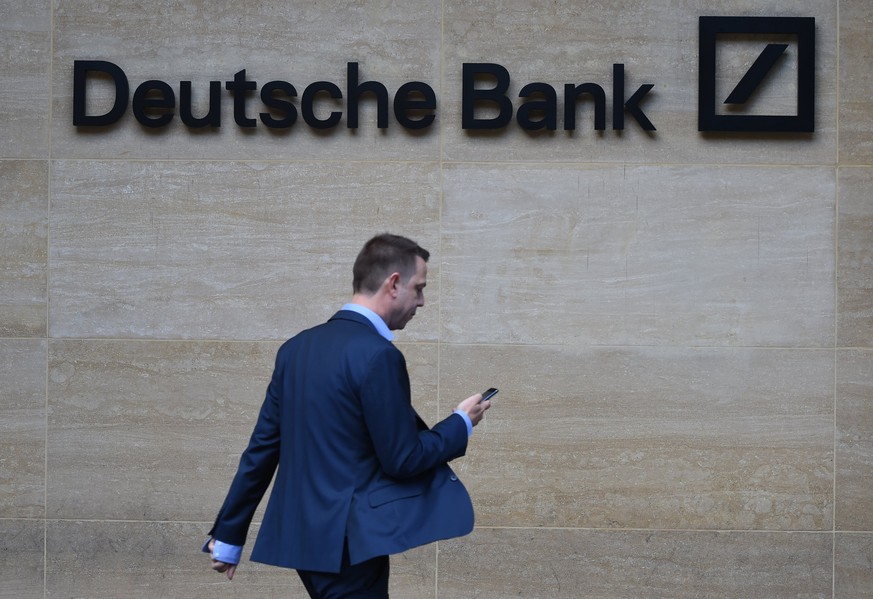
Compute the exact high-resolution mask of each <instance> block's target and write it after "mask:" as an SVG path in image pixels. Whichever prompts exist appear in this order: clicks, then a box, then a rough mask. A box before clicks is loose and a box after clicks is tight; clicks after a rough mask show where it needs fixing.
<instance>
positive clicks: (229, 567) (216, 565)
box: [208, 539, 236, 580]
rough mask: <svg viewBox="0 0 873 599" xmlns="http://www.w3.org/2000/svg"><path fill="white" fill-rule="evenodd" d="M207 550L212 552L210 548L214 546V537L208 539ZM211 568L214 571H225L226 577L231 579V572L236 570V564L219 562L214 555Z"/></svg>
mask: <svg viewBox="0 0 873 599" xmlns="http://www.w3.org/2000/svg"><path fill="white" fill-rule="evenodd" d="M208 547H209V552H210V554H211V553H212V550H213V549H214V548H215V539H212V540H211V541H209V545H208ZM212 569H213V570H215V571H216V572H227V579H228V580H233V573H234V572H236V564H226V563H224V562H220V561H218V560H217V559H215V558H214V557H213V558H212Z"/></svg>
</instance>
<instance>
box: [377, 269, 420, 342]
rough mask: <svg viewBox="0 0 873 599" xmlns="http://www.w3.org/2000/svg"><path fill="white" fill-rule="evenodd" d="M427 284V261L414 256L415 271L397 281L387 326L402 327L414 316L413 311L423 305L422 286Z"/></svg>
mask: <svg viewBox="0 0 873 599" xmlns="http://www.w3.org/2000/svg"><path fill="white" fill-rule="evenodd" d="M425 285H427V262H425V261H424V260H422V259H421V257H419V256H416V257H415V273H413V275H412V276H411V277H409V278H408V279H407V280H405V281H404V280H402V279H401V280H398V281H397V297H396V298H395V299H394V305H393V309H392V311H391V319H390V322H388V323H386V324H388V327H389V328H390V329H392V330H397V329H402V328H403V327H405V326H406V323H407V322H409V321H410V320H412V317H413V316H415V311H416V310H417V309H418V308H420V307H421V306H423V305H424V287H425Z"/></svg>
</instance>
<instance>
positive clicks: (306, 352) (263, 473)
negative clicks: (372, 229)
mask: <svg viewBox="0 0 873 599" xmlns="http://www.w3.org/2000/svg"><path fill="white" fill-rule="evenodd" d="M428 258H429V253H428V252H427V250H425V249H423V248H421V247H420V246H419V245H418V244H416V243H415V242H413V241H412V240H410V239H407V238H405V237H400V236H397V235H390V234H384V235H378V236H376V237H374V238H373V239H371V240H369V241H368V242H367V243H366V244H365V245H364V247H363V249H362V250H361V252H360V253H359V254H358V257H357V259H356V261H355V265H354V269H353V283H352V287H353V292H354V294H353V297H352V301H351V303H349V304H346V305H345V306H343V308H342V309H341V310H340V311H339V312H337V313H336V314H335V315H334V316H333V317H332V318H331V319H330V320H329V321H328V322H326V323H324V324H321V325H318V326H316V327H313V328H311V329H309V330H306V331H303V332H301V333H299V334H298V335H296V336H295V337H293V338H292V339H290V340H288V341H287V342H285V344H284V345H282V347H281V348H280V349H279V351H278V354H277V356H276V366H275V370H274V372H273V376H272V379H271V381H270V384H269V386H268V388H267V395H266V399H265V400H264V404H263V406H262V407H261V411H260V414H259V416H258V421H257V424H256V425H255V428H254V431H253V432H252V436H251V439H250V441H249V445H248V447H247V448H246V450H245V452H244V453H243V455H242V458H241V459H240V464H239V468H238V470H237V473H236V476H235V477H234V479H233V483H232V484H231V487H230V490H229V491H228V494H227V497H226V499H225V501H224V504H223V505H222V507H221V510H220V511H219V513H218V517H217V518H216V520H215V525H214V526H213V528H212V530H211V531H210V532H209V535H210V539H209V540H208V541H207V543H206V544H205V545H204V551H207V552H210V553H211V554H212V567H213V569H215V570H217V571H219V572H225V573H226V574H227V577H228V578H233V574H234V572H235V570H236V564H238V563H239V554H240V553H241V549H242V545H243V544H244V543H245V539H246V535H247V532H248V528H249V525H250V523H251V520H252V517H253V515H254V512H255V509H256V508H257V506H258V503H259V502H260V500H261V498H262V497H263V495H264V493H265V492H266V489H267V487H268V486H269V484H270V481H271V480H272V479H273V475H274V474H275V481H274V484H273V491H272V493H271V495H270V500H269V502H268V504H267V509H266V512H265V515H264V519H263V522H262V524H261V528H260V532H259V533H258V537H257V540H256V542H255V546H254V549H253V550H252V556H251V557H252V560H253V561H258V562H263V563H267V564H272V565H276V566H281V567H286V568H294V569H296V570H297V572H298V574H299V576H300V578H301V580H302V581H303V584H304V586H305V587H306V589H307V591H308V592H309V594H310V596H311V597H317V598H323V599H327V598H339V597H354V598H364V597H374V598H376V597H388V573H389V558H388V556H389V555H390V554H393V553H399V552H402V551H405V550H407V549H410V548H412V547H416V546H419V545H423V544H426V543H431V542H433V541H436V540H439V539H446V538H452V537H457V536H462V535H465V534H468V533H469V532H470V531H471V530H472V529H473V506H472V503H471V502H470V496H469V495H468V494H467V491H466V490H465V489H464V486H463V485H462V484H461V482H460V481H459V480H458V478H457V476H455V474H454V473H453V472H452V470H451V469H450V468H449V466H448V462H449V461H451V460H453V459H455V458H457V457H460V456H462V455H464V453H465V452H466V449H467V441H468V439H469V436H470V434H471V433H472V430H473V426H475V425H476V424H478V423H479V421H480V420H481V419H482V417H483V415H484V413H485V410H487V409H488V408H489V407H490V405H491V404H490V402H489V401H487V400H486V401H482V402H480V400H481V399H482V396H481V394H480V393H477V394H475V395H472V396H470V397H468V398H467V399H465V400H464V401H462V402H460V403H459V404H458V406H457V408H456V409H455V411H454V412H453V413H452V414H451V415H450V416H449V417H448V418H446V419H444V420H442V421H441V422H439V423H438V424H436V425H435V426H434V427H428V426H427V425H426V424H425V423H424V421H422V419H421V418H420V417H419V416H418V414H417V413H416V412H415V410H414V409H413V407H412V403H411V400H410V388H409V376H408V374H407V370H406V362H405V360H404V358H403V354H402V353H401V352H400V351H399V350H398V349H397V348H396V347H395V346H394V345H393V344H392V343H391V340H392V339H393V334H392V333H391V331H392V330H397V329H402V328H403V327H405V326H406V324H407V323H408V322H409V321H410V320H411V319H412V317H413V316H415V311H416V310H417V309H418V308H420V307H421V306H423V305H424V287H425V285H426V284H427V260H428Z"/></svg>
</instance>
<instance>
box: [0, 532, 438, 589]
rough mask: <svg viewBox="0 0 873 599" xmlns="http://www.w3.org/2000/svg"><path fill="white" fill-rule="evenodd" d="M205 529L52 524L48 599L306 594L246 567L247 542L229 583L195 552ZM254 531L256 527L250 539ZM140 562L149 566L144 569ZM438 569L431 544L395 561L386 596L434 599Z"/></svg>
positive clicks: (271, 573) (283, 572)
mask: <svg viewBox="0 0 873 599" xmlns="http://www.w3.org/2000/svg"><path fill="white" fill-rule="evenodd" d="M205 526H208V525H206V524H197V523H190V522H108V521H75V520H66V521H64V520H61V521H50V522H49V523H48V528H47V533H46V537H47V542H46V555H47V566H46V571H47V575H46V597H88V598H89V599H117V597H119V589H123V591H124V593H123V595H124V597H130V598H131V599H140V598H141V599H153V598H155V597H190V598H192V599H198V598H203V599H224V598H231V597H238V598H246V599H247V598H250V597H259V598H260V597H264V598H270V597H275V598H282V599H287V598H292V599H297V598H299V599H303V598H304V597H307V596H308V595H307V594H306V591H305V589H304V588H303V585H302V584H301V582H300V579H299V578H298V577H297V574H296V573H295V572H294V571H293V570H288V569H284V568H274V567H271V566H265V565H263V564H258V563H256V562H251V561H249V555H250V552H251V545H252V543H249V544H248V545H247V546H246V548H245V549H244V551H243V557H242V563H241V565H240V566H239V568H238V569H237V571H236V574H235V575H234V578H233V581H232V582H228V580H227V579H226V578H225V576H224V575H223V574H219V573H216V572H213V571H212V570H211V569H210V567H209V557H208V556H207V555H206V554H204V553H202V552H201V551H200V547H201V545H202V543H203V541H204V537H203V531H204V530H205V528H204V527H205ZM257 531H258V526H257V525H254V526H253V527H252V531H251V534H250V536H251V538H254V536H255V535H256V534H257ZM41 555H42V554H41V553H40V556H41ZM134 555H136V556H137V557H136V558H134V557H133V556H134ZM143 560H148V561H149V564H148V566H144V565H143ZM435 570H436V550H435V548H434V547H433V546H430V547H423V548H420V549H415V550H413V551H409V552H407V553H404V554H402V555H398V556H393V557H392V559H391V580H390V587H389V590H390V593H391V596H392V597H422V598H424V597H433V589H434V584H435V583H434V579H435V576H436V573H435ZM0 593H2V591H0ZM0 596H2V595H0ZM40 596H42V595H40Z"/></svg>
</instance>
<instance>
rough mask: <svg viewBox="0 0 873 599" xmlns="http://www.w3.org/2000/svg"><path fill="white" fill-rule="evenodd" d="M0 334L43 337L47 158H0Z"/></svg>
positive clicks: (47, 191) (47, 192) (2, 335)
mask: <svg viewBox="0 0 873 599" xmlns="http://www.w3.org/2000/svg"><path fill="white" fill-rule="evenodd" d="M0 181H3V191H2V203H0V337H44V336H45V334H46V270H47V259H48V258H47V254H48V247H47V239H46V235H47V234H48V202H49V187H48V185H49V175H48V163H47V162H44V161H31V160H14V161H12V160H4V161H0Z"/></svg>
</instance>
